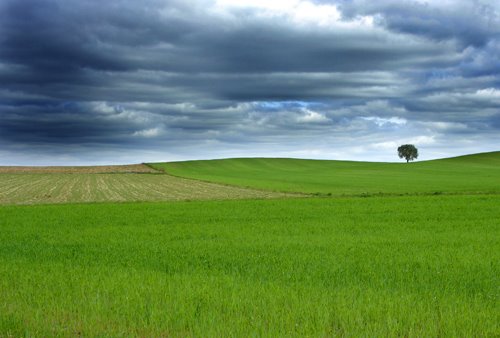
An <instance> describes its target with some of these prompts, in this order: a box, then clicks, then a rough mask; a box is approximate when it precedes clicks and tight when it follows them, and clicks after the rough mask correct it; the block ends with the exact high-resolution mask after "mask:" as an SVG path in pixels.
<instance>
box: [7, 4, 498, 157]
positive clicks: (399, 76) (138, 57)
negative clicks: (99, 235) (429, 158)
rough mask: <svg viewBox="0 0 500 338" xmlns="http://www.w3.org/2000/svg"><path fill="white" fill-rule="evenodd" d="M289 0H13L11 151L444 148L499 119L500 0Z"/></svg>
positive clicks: (487, 130)
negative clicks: (276, 0)
mask: <svg viewBox="0 0 500 338" xmlns="http://www.w3.org/2000/svg"><path fill="white" fill-rule="evenodd" d="M240 3H241V2H240ZM248 3H249V4H251V2H248ZM290 3H291V4H292V5H293V4H295V5H294V6H296V8H295V9H292V10H285V9H283V8H284V7H283V8H281V7H279V6H278V7H276V8H277V9H276V8H275V7H272V6H271V7H269V8H266V7H264V8H261V7H258V6H241V5H238V6H230V5H227V4H226V5H224V4H223V5H221V4H217V2H216V1H209V0H199V1H195V0H191V1H174V0H146V1H131V0H115V1H96V0H89V1H77V0H66V1H63V0H4V1H2V2H1V3H0V144H1V146H2V149H3V153H6V154H7V155H2V149H0V156H4V157H3V159H0V161H1V162H3V163H7V162H9V158H8V156H10V155H9V154H12V153H13V152H14V150H13V149H16V150H15V151H16V152H19V151H20V152H21V153H23V152H24V153H26V154H29V153H30V151H35V150H33V149H35V148H37V149H42V150H40V151H42V152H46V153H52V154H53V153H59V154H67V153H68V152H73V151H75V149H77V148H79V147H83V148H84V149H85V152H86V153H85V154H89V153H96V154H98V153H99V151H101V152H103V153H104V152H105V151H111V152H112V151H113V149H123V147H124V146H125V147H127V148H128V149H130V150H136V151H137V152H140V151H141V150H145V149H154V150H157V149H170V150H172V153H171V154H174V153H175V151H174V150H173V149H179V151H182V152H185V154H189V155H190V156H193V157H199V156H200V152H202V151H212V152H213V154H214V155H213V156H218V155H217V154H222V153H223V152H221V149H223V148H227V147H229V148H231V147H233V148H234V149H235V150H234V153H236V154H239V153H238V151H243V152H244V153H243V154H239V155H240V156H242V155H245V152H246V151H247V150H248V149H249V148H250V149H254V152H253V153H251V154H252V155H256V154H257V155H258V154H259V149H263V150H266V149H276V151H277V153H279V154H283V153H286V154H288V152H289V151H290V149H296V148H297V147H299V152H297V153H296V154H298V155H301V154H305V155H307V154H308V152H307V151H309V150H307V151H306V150H304V152H302V153H301V152H300V148H301V147H302V148H304V149H313V148H314V149H316V148H318V147H319V149H320V150H318V151H319V153H318V152H315V151H316V150H314V151H312V150H311V151H312V152H311V154H319V155H317V156H328V155H327V154H331V156H334V155H338V156H341V155H342V154H349V153H350V152H349V151H348V150H346V151H345V152H336V153H335V152H334V153H331V152H330V153H328V152H326V151H325V149H326V147H327V146H328V144H330V145H331V144H336V145H337V146H338V147H339V148H342V149H351V148H352V147H354V148H352V149H355V147H359V148H360V149H361V148H362V146H355V145H353V143H356V142H358V143H357V144H361V143H359V142H366V141H367V140H370V141H369V142H368V143H369V144H372V146H371V147H374V146H373V144H375V145H376V144H380V147H382V148H381V149H383V148H384V147H387V148H388V149H389V147H390V146H391V147H392V145H393V144H392V143H391V142H389V143H388V142H387V138H388V137H390V138H392V139H396V140H402V141H403V140H409V141H419V142H421V144H423V145H424V146H425V145H428V146H429V147H432V146H435V147H437V146H438V145H439V144H441V143H442V144H444V143H446V141H447V140H450V139H453V138H454V137H455V135H464V134H467V133H469V134H471V133H472V134H474V135H475V139H478V140H480V139H481V137H483V136H484V138H485V139H488V138H489V139H491V135H492V134H494V133H495V132H498V130H499V129H500V127H499V124H498V114H499V111H498V107H499V105H500V102H499V96H500V89H498V88H499V87H500V80H499V72H500V61H499V58H498V55H499V54H500V39H499V34H500V28H499V27H500V22H499V7H500V6H498V5H496V6H495V5H494V4H493V5H492V4H491V3H488V2H486V1H484V2H482V1H474V2H471V1H465V0H464V1H458V0H457V1H441V2H437V1H436V2H434V1H432V2H428V3H424V2H423V1H398V2H396V1H377V2H374V1H367V0H366V1H364V0H353V1H315V2H314V3H315V4H316V5H318V6H319V5H323V6H327V7H318V8H315V7H314V5H313V2H309V1H306V0H304V1H302V2H299V1H295V2H294V1H291V2H290ZM301 5H304V6H302V7H301ZM333 5H335V6H336V8H335V7H332V6H333ZM311 8H312V9H313V10H312V11H311V12H310V13H308V12H307V11H308V10H309V9H311ZM329 11H330V12H331V13H332V15H331V16H324V15H326V14H328V13H330V12H329ZM337 11H338V17H336V12H337ZM321 15H323V16H321ZM315 16H318V17H315ZM325 18H326V19H325ZM481 135H482V136H481ZM461 137H462V136H461ZM320 140H321V141H320ZM353 140H356V142H354V141H353ZM315 142H317V144H316V143H315ZM477 142H479V141H477ZM491 142H494V141H491ZM252 144H265V146H263V148H258V147H252ZM478 144H479V143H478ZM190 147H193V148H190ZM203 147H204V148H203ZM350 147H351V148H350ZM189 149H190V150H189ZM365 150H366V149H365ZM368 150H369V149H368ZM368 150H366V151H368ZM360 152H361V150H360ZM351 153H356V151H355V150H353V151H352V152H351ZM85 154H82V155H81V156H80V158H81V159H88V155H85ZM231 154H232V153H231ZM266 154H267V153H266ZM290 154H292V155H293V154H295V153H293V152H291V153H290ZM5 156H7V157H5ZM106 156H108V155H106ZM77 158H78V157H77ZM138 160H141V159H138Z"/></svg>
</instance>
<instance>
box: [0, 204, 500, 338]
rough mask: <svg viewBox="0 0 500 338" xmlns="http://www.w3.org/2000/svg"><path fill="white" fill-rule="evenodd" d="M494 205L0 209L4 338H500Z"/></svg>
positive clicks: (498, 231)
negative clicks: (396, 337)
mask: <svg viewBox="0 0 500 338" xmlns="http://www.w3.org/2000/svg"><path fill="white" fill-rule="evenodd" d="M499 205H500V196H498V195H487V196H428V197H425V196H420V197H384V198H343V199H315V198H309V199H284V200H261V201H255V200H254V201H252V200H248V201H219V202H217V201H206V202H174V203H168V204H160V203H137V204H87V205H44V206H0V336H2V337H5V336H6V337H9V336H12V337H20V336H37V337H38V336H39V337H42V336H45V337H49V336H50V337H52V336H63V337H67V336H78V335H82V336H144V337H151V336H174V337H176V336H179V337H185V336H204V337H206V336H213V337H223V336H224V337H225V336H261V335H262V336H279V335H280V336H283V335H286V336H351V337H360V336H370V337H376V336H409V337H429V336H450V337H472V336H475V337H481V336H485V337H491V336H495V335H498V334H499V333H500V329H499V324H498V323H499V310H500V309H499V303H498V295H499V289H498V287H499V285H500V281H499V276H500V267H499V261H500V243H499V238H500V208H498V206H499Z"/></svg>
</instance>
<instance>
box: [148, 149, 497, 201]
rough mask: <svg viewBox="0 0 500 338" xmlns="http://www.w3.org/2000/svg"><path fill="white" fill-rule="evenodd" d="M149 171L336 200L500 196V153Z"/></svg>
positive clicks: (258, 161)
mask: <svg viewBox="0 0 500 338" xmlns="http://www.w3.org/2000/svg"><path fill="white" fill-rule="evenodd" d="M151 166H152V167H153V168H156V169H160V170H164V171H166V172H168V173H169V174H172V175H176V176H182V177H188V178H194V179H199V180H206V181H211V182H218V183H225V184H232V185H238V186H243V187H252V188H258V189H266V190H275V191H288V192H307V193H319V194H332V195H336V196H338V195H365V194H370V195H371V194H432V193H437V194H440V193H500V152H492V153H483V154H476V155H468V156H462V157H455V158H449V159H442V160H434V161H423V162H415V163H380V162H353V161H323V160H301V159H269V158H253V159H248V158H241V159H224V160H208V161H187V162H171V163H153V164H151Z"/></svg>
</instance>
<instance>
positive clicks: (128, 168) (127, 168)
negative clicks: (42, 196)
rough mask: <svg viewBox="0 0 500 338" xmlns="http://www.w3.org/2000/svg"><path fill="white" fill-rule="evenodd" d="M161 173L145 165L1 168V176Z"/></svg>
mask: <svg viewBox="0 0 500 338" xmlns="http://www.w3.org/2000/svg"><path fill="white" fill-rule="evenodd" d="M158 172H159V171H157V170H155V169H153V168H151V167H148V166H147V165H144V164H128V165H106V166H81V167H78V166H73V167H66V166H64V167H22V166H10V167H0V174H25V173H28V174H29V173H31V174H36V173H39V174H59V173H64V174H107V173H158Z"/></svg>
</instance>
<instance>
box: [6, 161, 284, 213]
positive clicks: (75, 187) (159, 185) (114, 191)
mask: <svg viewBox="0 0 500 338" xmlns="http://www.w3.org/2000/svg"><path fill="white" fill-rule="evenodd" d="M144 167H146V166H144ZM146 168H147V167H146ZM58 169H59V168H56V169H55V170H58ZM120 169H122V170H123V168H120ZM89 170H95V169H89ZM285 196H292V195H290V194H286V193H275V192H267V191H260V190H255V189H247V188H240V187H232V186H227V185H221V184H216V183H207V182H201V181H196V180H191V179H184V178H178V177H174V176H170V175H167V174H143V175H136V174H131V173H109V174H103V173H98V174H93V173H81V172H71V171H70V173H68V172H66V173H54V172H52V173H29V172H23V173H15V174H12V173H2V174H0V204H47V203H73V202H76V203H82V202H127V201H175V200H208V199H216V200H222V199H248V198H277V197H285Z"/></svg>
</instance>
